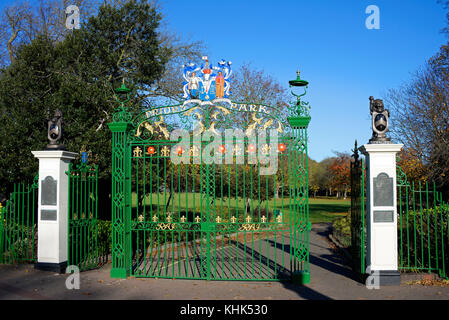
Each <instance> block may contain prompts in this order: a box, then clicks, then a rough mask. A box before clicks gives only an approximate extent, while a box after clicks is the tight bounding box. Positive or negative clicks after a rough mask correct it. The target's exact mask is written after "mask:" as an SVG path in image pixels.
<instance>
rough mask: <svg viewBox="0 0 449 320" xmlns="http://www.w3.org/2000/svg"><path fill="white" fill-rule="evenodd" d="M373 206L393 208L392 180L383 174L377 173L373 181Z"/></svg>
mask: <svg viewBox="0 0 449 320" xmlns="http://www.w3.org/2000/svg"><path fill="white" fill-rule="evenodd" d="M373 187H374V188H373V189H374V206H375V207H392V206H393V178H390V177H389V176H388V174H386V173H385V172H382V173H379V175H378V176H377V177H375V178H374V179H373Z"/></svg>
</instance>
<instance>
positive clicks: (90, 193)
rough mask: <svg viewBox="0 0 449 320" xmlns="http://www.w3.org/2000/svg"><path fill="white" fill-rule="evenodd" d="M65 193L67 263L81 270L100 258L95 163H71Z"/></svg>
mask: <svg viewBox="0 0 449 320" xmlns="http://www.w3.org/2000/svg"><path fill="white" fill-rule="evenodd" d="M67 175H68V177H69V189H68V190H69V192H68V193H69V194H68V197H69V198H68V259H67V260H68V261H67V263H68V265H76V266H78V267H79V268H80V270H89V269H93V268H97V267H98V266H99V265H100V264H101V263H102V262H103V258H104V257H103V255H102V253H101V252H99V245H98V239H97V237H98V219H97V210H98V201H97V200H98V197H97V193H98V166H96V165H88V164H87V163H80V164H73V163H70V165H69V171H68V172H67Z"/></svg>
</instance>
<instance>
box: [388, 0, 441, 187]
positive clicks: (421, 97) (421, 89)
mask: <svg viewBox="0 0 449 320" xmlns="http://www.w3.org/2000/svg"><path fill="white" fill-rule="evenodd" d="M438 2H439V3H442V4H443V5H444V7H445V9H448V8H449V1H446V0H445V1H438ZM446 23H447V25H448V26H449V12H448V13H447V21H446ZM442 32H443V33H445V34H446V35H447V36H449V28H448V27H446V28H445V29H443V30H442ZM448 45H449V44H446V45H443V46H441V48H440V51H439V52H438V53H437V54H436V55H435V56H433V57H432V58H430V59H429V61H427V62H426V63H425V64H424V66H423V67H421V68H420V69H419V70H417V71H416V72H415V74H414V75H413V77H412V79H411V80H410V81H409V82H407V83H405V84H403V85H402V86H400V87H399V88H398V89H391V90H389V92H388V93H387V95H386V98H385V100H386V105H387V107H388V108H389V109H390V111H391V132H392V135H393V137H394V138H395V139H396V140H397V141H398V142H401V143H403V144H404V151H403V152H402V154H401V159H402V160H401V162H400V164H401V166H402V170H404V171H405V172H406V173H407V174H408V175H409V176H410V178H413V179H418V180H421V181H423V180H431V181H432V180H433V181H435V182H436V184H437V186H438V188H439V189H440V190H442V191H448V190H449V176H448V174H449V172H448V170H449V157H448V154H449V144H448V142H449V107H448V101H449V81H448V80H449V46H448Z"/></svg>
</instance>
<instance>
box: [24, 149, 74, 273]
mask: <svg viewBox="0 0 449 320" xmlns="http://www.w3.org/2000/svg"><path fill="white" fill-rule="evenodd" d="M32 153H33V155H34V156H35V157H36V158H38V159H39V197H38V201H39V204H38V239H37V263H36V264H35V268H36V269H40V270H47V271H55V272H59V273H63V272H65V268H66V266H67V254H68V253H67V240H68V239H67V237H68V225H67V223H68V217H67V212H68V211H67V210H68V176H67V174H66V171H68V169H69V163H70V161H71V160H73V159H75V157H76V156H77V153H74V152H68V151H62V150H58V151H52V150H46V151H32Z"/></svg>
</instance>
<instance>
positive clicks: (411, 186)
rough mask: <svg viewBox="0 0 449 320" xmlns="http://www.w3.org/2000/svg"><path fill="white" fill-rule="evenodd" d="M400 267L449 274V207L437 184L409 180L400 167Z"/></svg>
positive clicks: (442, 275) (445, 275) (398, 171)
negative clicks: (448, 250)
mask: <svg viewBox="0 0 449 320" xmlns="http://www.w3.org/2000/svg"><path fill="white" fill-rule="evenodd" d="M397 199H398V200H397V208H398V256H399V259H398V260H399V261H398V266H399V269H400V270H401V271H415V272H429V273H430V272H435V273H438V275H439V276H440V277H442V278H446V279H448V276H449V269H448V266H449V255H448V252H447V248H448V246H449V227H448V214H449V207H448V205H447V203H446V202H444V201H443V198H442V194H441V192H438V191H437V190H436V185H435V183H429V182H425V184H422V183H421V182H418V183H417V184H415V183H414V182H412V183H410V182H409V181H408V179H407V176H406V174H405V173H404V172H403V170H402V169H401V168H400V166H399V165H398V166H397Z"/></svg>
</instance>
